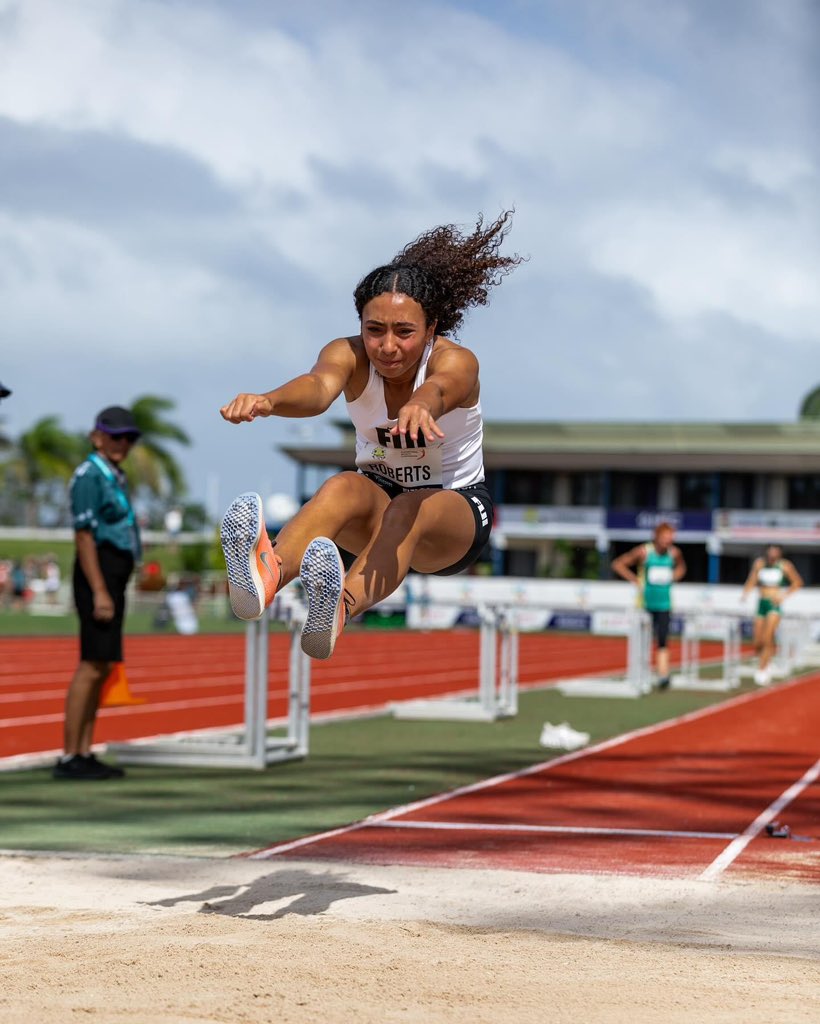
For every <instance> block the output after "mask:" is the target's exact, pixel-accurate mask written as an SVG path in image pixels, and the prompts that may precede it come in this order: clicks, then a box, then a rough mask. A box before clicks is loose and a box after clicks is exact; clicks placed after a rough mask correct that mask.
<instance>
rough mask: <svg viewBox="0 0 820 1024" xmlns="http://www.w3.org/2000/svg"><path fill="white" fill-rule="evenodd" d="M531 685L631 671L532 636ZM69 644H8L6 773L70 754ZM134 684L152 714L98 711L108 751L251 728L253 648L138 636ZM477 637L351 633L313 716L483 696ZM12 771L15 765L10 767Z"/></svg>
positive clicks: (527, 647) (0, 641)
mask: <svg viewBox="0 0 820 1024" xmlns="http://www.w3.org/2000/svg"><path fill="white" fill-rule="evenodd" d="M289 643H290V637H289V636H288V635H287V634H284V633H272V634H271V636H270V656H269V666H270V670H269V691H268V692H269V702H268V717H269V718H270V719H272V720H276V719H278V718H281V717H282V716H284V715H285V712H286V700H287V691H288V680H287V674H288V649H289ZM519 651H520V669H519V675H520V681H521V683H522V684H523V685H525V686H526V685H527V684H530V685H532V684H534V683H539V682H544V681H546V680H550V679H559V678H561V677H566V676H571V675H578V674H582V673H583V674H588V673H604V672H618V671H623V669H624V665H625V662H626V642H625V640H624V639H622V638H609V637H587V636H575V635H567V634H522V635H521V638H520V645H519ZM77 657H78V649H77V641H76V639H74V638H69V637H65V638H63V637H46V638H0V766H2V764H3V758H7V759H9V758H14V763H15V764H16V763H17V762H18V761H19V758H20V757H21V755H37V754H43V755H45V754H49V755H50V754H51V753H53V752H54V751H57V750H59V749H60V748H61V747H62V724H63V707H64V701H65V692H66V688H67V685H68V681H69V679H70V678H71V675H72V673H73V671H74V668H75V666H76V662H77ZM125 657H126V672H127V676H128V682H129V686H130V689H131V692H132V694H133V695H134V696H135V697H141V698H144V699H145V701H146V703H145V704H142V705H135V706H130V707H109V708H103V709H102V710H101V711H100V714H99V718H98V722H97V728H96V731H95V739H96V740H97V741H98V742H100V743H106V742H113V741H123V740H132V739H139V738H145V737H154V736H159V735H165V734H169V733H178V732H188V731H195V730H200V729H227V728H234V727H236V726H239V725H241V724H242V721H243V716H244V666H245V637H244V635H242V634H227V635H219V636H214V635H209V636H204V635H203V636H193V637H185V636H178V635H159V636H128V637H126V641H125ZM478 666H479V639H478V633H477V631H471V630H454V631H448V632H430V633H421V634H420V633H413V632H410V631H405V630H396V631H394V630H372V631H358V632H357V631H352V630H351V631H350V632H349V633H347V634H345V635H344V636H342V638H341V639H340V641H339V645H338V647H337V650H336V653H335V654H334V656H333V658H332V659H331V660H330V661H327V662H314V663H313V668H312V679H311V712H312V713H313V714H333V713H340V712H351V713H354V712H356V711H361V710H362V709H378V708H383V707H385V705H387V704H389V703H391V702H393V701H400V700H409V699H413V698H417V697H431V696H440V695H444V694H452V693H457V692H463V691H467V692H476V691H477V688H478ZM11 763H12V762H10V761H6V764H7V765H10V764H11Z"/></svg>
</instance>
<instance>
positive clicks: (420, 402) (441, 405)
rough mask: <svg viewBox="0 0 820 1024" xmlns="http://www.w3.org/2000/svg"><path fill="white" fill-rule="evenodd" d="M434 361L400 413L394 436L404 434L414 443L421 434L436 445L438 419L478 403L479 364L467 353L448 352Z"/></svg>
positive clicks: (441, 434)
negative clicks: (425, 377) (460, 408)
mask: <svg viewBox="0 0 820 1024" xmlns="http://www.w3.org/2000/svg"><path fill="white" fill-rule="evenodd" d="M434 359H435V363H433V360H432V359H431V361H430V365H429V372H428V374H427V379H426V380H425V381H424V383H423V384H422V385H421V386H420V387H418V388H416V390H415V391H414V392H413V394H412V395H411V396H410V398H409V399H408V400H407V402H406V403H405V404H404V405H403V406H402V407H401V409H399V414H398V417H397V422H396V426H395V427H393V430H392V433H393V434H405V433H406V434H409V435H410V437H411V438H412V439H413V440H414V441H415V440H417V438H418V435H419V431H421V433H422V434H424V437H425V438H426V439H427V440H428V441H436V440H437V439H438V438H440V437H444V431H442V430H441V428H440V427H439V425H438V423H436V420H437V419H439V418H440V417H441V416H443V415H444V414H445V413H448V412H452V410H453V409H458V408H459V406H467V405H475V403H476V402H477V401H478V391H479V384H478V360H477V359H476V357H475V356H474V355H473V353H472V352H470V350H469V349H466V348H453V349H447V350H446V351H444V352H442V353H440V354H438V353H437V354H436V355H435V357H434Z"/></svg>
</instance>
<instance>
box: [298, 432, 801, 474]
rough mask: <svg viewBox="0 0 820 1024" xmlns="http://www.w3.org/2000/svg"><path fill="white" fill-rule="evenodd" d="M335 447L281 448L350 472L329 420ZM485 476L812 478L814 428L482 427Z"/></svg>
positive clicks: (350, 439)
mask: <svg viewBox="0 0 820 1024" xmlns="http://www.w3.org/2000/svg"><path fill="white" fill-rule="evenodd" d="M333 425H334V426H335V427H336V428H337V429H338V430H339V431H340V435H341V441H340V444H339V445H338V446H327V445H325V446H321V447H318V446H309V445H306V446H287V447H283V448H281V451H283V452H284V453H285V454H286V455H288V456H290V457H291V458H292V459H295V460H296V461H297V462H301V463H305V464H309V465H318V466H338V467H344V468H351V467H353V465H354V461H353V453H354V447H355V444H354V441H355V431H354V429H353V427H352V425H351V424H350V423H348V422H347V421H346V420H334V421H333ZM484 464H485V466H486V468H487V469H502V468H503V469H543V470H557V471H568V470H575V471H578V470H600V469H613V470H620V469H622V470H629V471H633V472H634V471H640V470H645V471H648V472H681V471H683V472H687V471H688V472H697V471H699V470H700V471H711V470H716V469H721V470H725V471H728V472H750V473H752V472H757V473H772V472H777V473H813V472H820V421H817V420H801V421H799V422H797V423H742V422H738V423H705V422H688V423H687V422H683V423H674V422H661V423H641V422H624V421H620V422H619V421H616V422H601V421H567V422H550V421H546V422H534V421H527V420H495V421H488V422H485V424H484Z"/></svg>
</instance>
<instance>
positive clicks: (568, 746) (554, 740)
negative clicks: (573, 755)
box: [539, 722, 589, 750]
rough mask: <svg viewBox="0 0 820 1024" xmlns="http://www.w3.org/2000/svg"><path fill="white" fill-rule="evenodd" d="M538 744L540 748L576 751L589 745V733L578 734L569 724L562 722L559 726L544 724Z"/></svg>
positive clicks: (550, 723) (549, 723)
mask: <svg viewBox="0 0 820 1024" xmlns="http://www.w3.org/2000/svg"><path fill="white" fill-rule="evenodd" d="M539 743H540V744H541V746H542V747H550V748H551V749H553V750H578V748H579V747H585V746H586V745H587V743H589V733H588V732H578V730H577V729H573V728H572V726H571V725H570V724H569V722H562V723H561V724H560V725H553V724H552V722H545V723H544V728H543V729H542V730H541V739H540V740H539Z"/></svg>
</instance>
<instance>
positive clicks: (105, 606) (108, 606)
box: [94, 590, 114, 622]
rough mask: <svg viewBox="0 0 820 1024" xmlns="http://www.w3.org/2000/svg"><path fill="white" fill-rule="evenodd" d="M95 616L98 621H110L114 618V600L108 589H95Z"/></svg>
mask: <svg viewBox="0 0 820 1024" xmlns="http://www.w3.org/2000/svg"><path fill="white" fill-rule="evenodd" d="M94 618H95V619H96V620H97V622H110V621H111V620H112V619H113V618H114V601H113V599H112V597H111V595H110V594H109V593H108V591H107V590H95V591H94Z"/></svg>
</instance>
